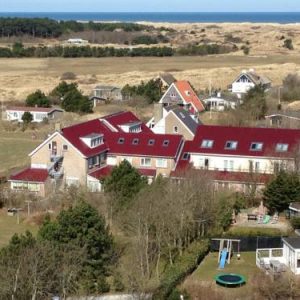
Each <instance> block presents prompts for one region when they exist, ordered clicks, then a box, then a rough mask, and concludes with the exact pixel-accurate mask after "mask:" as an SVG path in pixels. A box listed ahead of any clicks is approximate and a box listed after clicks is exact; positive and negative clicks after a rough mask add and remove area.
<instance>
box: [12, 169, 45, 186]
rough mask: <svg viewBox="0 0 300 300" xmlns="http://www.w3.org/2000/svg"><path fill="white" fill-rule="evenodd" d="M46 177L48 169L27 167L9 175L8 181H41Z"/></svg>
mask: <svg viewBox="0 0 300 300" xmlns="http://www.w3.org/2000/svg"><path fill="white" fill-rule="evenodd" d="M47 178H48V171H47V170H46V169H31V168H27V169H25V170H22V171H20V172H18V173H16V174H14V175H11V176H10V178H9V180H10V181H28V182H40V183H43V182H45V181H46V180H47Z"/></svg>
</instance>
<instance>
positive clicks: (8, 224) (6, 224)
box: [0, 211, 37, 248]
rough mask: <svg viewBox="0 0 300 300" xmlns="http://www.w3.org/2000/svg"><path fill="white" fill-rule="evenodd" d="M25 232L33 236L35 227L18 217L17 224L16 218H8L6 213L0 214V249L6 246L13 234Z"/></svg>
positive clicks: (35, 230)
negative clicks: (27, 231)
mask: <svg viewBox="0 0 300 300" xmlns="http://www.w3.org/2000/svg"><path fill="white" fill-rule="evenodd" d="M26 230H29V231H31V232H32V233H33V234H35V233H36V232H37V226H34V225H30V224H27V223H26V222H24V221H23V220H22V217H20V224H17V217H16V216H14V217H10V216H8V215H7V214H6V211H1V212H0V248H2V247H3V246H5V245H7V244H8V242H9V240H10V239H11V237H12V236H13V235H14V234H15V233H24V232H25V231H26Z"/></svg>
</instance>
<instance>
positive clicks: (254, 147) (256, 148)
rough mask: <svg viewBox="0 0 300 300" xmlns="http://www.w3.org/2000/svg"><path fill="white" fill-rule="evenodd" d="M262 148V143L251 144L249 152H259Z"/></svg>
mask: <svg viewBox="0 0 300 300" xmlns="http://www.w3.org/2000/svg"><path fill="white" fill-rule="evenodd" d="M262 148H263V143H257V142H255V143H251V146H250V150H251V151H261V150H262Z"/></svg>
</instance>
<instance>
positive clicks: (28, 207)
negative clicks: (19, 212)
mask: <svg viewBox="0 0 300 300" xmlns="http://www.w3.org/2000/svg"><path fill="white" fill-rule="evenodd" d="M31 202H32V201H31V200H26V201H25V203H27V215H28V216H30V203H31Z"/></svg>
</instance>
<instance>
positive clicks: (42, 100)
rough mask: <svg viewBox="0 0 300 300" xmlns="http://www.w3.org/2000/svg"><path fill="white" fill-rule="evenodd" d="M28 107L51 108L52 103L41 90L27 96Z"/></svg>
mask: <svg viewBox="0 0 300 300" xmlns="http://www.w3.org/2000/svg"><path fill="white" fill-rule="evenodd" d="M26 105H27V106H31V107H33V106H37V107H50V101H49V99H48V98H47V97H46V95H45V94H44V93H43V92H42V91H41V90H37V91H35V92H34V93H32V94H30V95H28V96H27V98H26Z"/></svg>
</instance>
